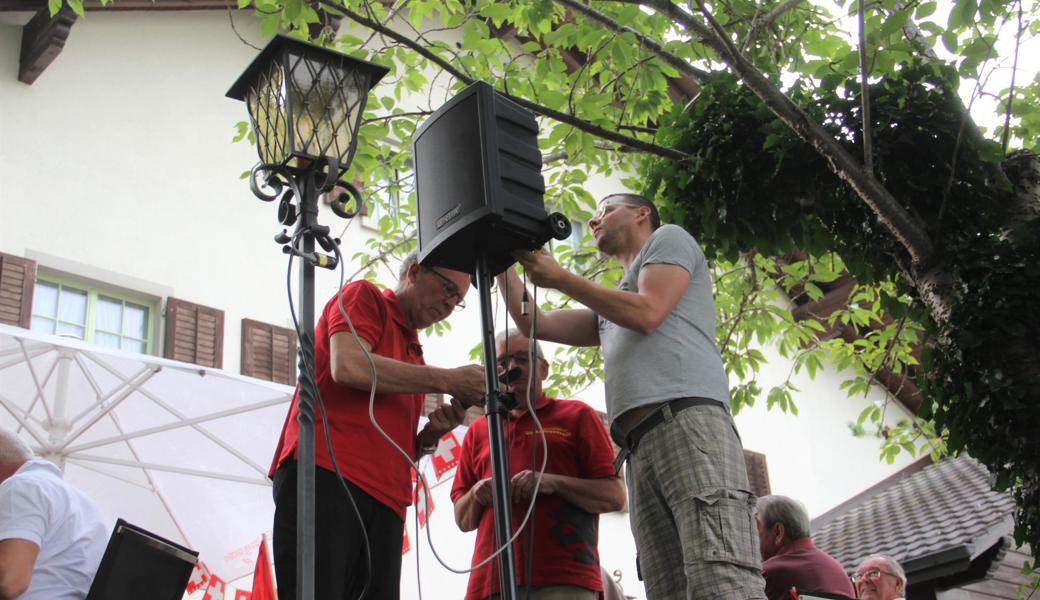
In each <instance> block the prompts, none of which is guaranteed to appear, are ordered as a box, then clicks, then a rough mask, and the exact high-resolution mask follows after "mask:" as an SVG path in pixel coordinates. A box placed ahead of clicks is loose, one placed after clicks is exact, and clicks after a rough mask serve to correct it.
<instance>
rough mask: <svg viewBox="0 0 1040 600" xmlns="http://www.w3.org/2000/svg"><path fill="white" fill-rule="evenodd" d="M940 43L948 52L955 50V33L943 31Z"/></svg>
mask: <svg viewBox="0 0 1040 600" xmlns="http://www.w3.org/2000/svg"><path fill="white" fill-rule="evenodd" d="M942 44H943V47H944V48H946V50H947V51H949V52H950V53H955V52H957V34H956V33H954V32H952V31H945V32H943V34H942Z"/></svg>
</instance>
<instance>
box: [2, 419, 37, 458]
mask: <svg viewBox="0 0 1040 600" xmlns="http://www.w3.org/2000/svg"><path fill="white" fill-rule="evenodd" d="M32 457H33V451H32V449H31V448H29V444H26V443H25V440H23V439H22V438H20V437H18V436H17V435H15V434H14V432H12V431H9V430H8V429H6V428H3V427H0V462H8V463H9V462H19V461H25V460H29V459H30V458H32Z"/></svg>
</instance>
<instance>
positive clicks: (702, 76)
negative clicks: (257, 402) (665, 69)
mask: <svg viewBox="0 0 1040 600" xmlns="http://www.w3.org/2000/svg"><path fill="white" fill-rule="evenodd" d="M554 1H555V2H556V3H557V4H560V5H562V6H566V7H567V8H569V9H571V10H573V11H575V12H579V13H581V14H583V15H585V16H586V17H588V18H590V19H592V20H593V21H596V22H597V23H599V24H601V25H603V26H605V27H606V28H607V29H610V30H611V31H616V32H618V33H630V34H632V35H634V36H635V37H636V39H637V40H639V43H640V44H642V45H643V46H646V47H647V48H649V49H650V51H651V52H653V53H654V54H656V55H657V57H658V58H660V59H661V60H662V61H664V62H665V63H667V64H668V65H670V66H671V67H673V68H674V69H675V70H676V71H679V72H680V73H682V74H683V75H686V76H687V77H692V78H694V79H696V80H697V81H704V80H706V79H708V78H709V77H711V73H709V72H708V71H704V70H702V69H698V68H697V67H695V66H693V65H691V64H690V63H688V62H686V61H685V60H683V59H681V58H679V57H678V56H676V55H674V54H672V53H671V52H668V51H667V50H665V49H664V48H663V47H662V46H661V45H660V44H658V43H657V42H655V41H654V40H652V39H650V38H648V37H646V36H645V35H643V34H642V33H639V32H638V31H636V30H635V29H632V28H631V27H626V26H624V25H622V24H620V23H618V22H617V21H615V20H614V19H611V18H610V17H608V16H607V15H605V14H603V13H601V12H600V11H598V10H596V9H594V8H592V7H591V6H586V5H585V4H582V3H580V2H578V1H577V0H554ZM789 1H790V0H789ZM797 1H799V2H800V1H801V0H797Z"/></svg>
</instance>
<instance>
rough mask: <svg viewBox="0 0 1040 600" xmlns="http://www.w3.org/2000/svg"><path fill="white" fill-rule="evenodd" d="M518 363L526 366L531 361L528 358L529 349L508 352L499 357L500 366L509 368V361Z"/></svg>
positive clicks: (519, 365) (520, 365) (517, 364)
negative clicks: (513, 352) (512, 352)
mask: <svg viewBox="0 0 1040 600" xmlns="http://www.w3.org/2000/svg"><path fill="white" fill-rule="evenodd" d="M511 362H513V363H516V366H518V367H526V366H527V364H528V363H529V362H531V361H529V360H527V351H526V350H525V351H524V352H517V353H516V354H507V355H505V356H500V357H498V368H500V369H508V368H509V363H511Z"/></svg>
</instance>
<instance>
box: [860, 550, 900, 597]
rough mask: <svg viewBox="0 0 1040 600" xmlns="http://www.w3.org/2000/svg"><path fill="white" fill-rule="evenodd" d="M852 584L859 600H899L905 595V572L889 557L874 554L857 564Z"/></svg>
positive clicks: (897, 562)
mask: <svg viewBox="0 0 1040 600" xmlns="http://www.w3.org/2000/svg"><path fill="white" fill-rule="evenodd" d="M852 584H853V585H854V586H856V597H857V598H859V599H860V600H899V599H900V598H902V597H903V594H905V593H906V572H905V571H903V566H902V565H900V564H899V561H897V560H896V559H894V558H892V557H891V556H888V555H885V554H875V555H874V556H868V557H867V558H865V559H863V562H861V563H859V566H858V567H856V573H855V574H854V575H853V576H852Z"/></svg>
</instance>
